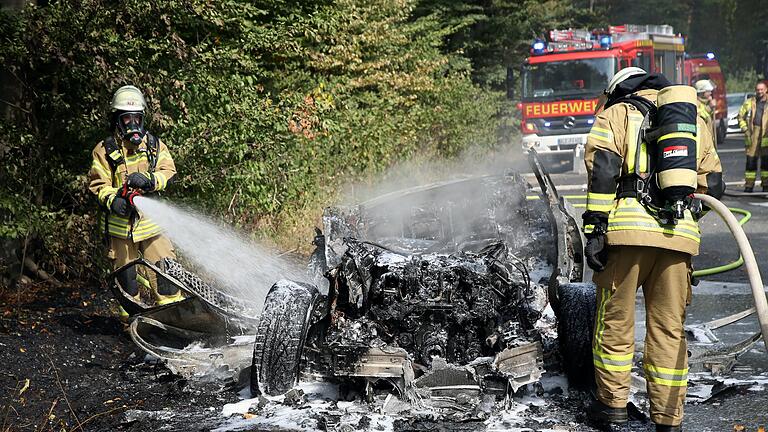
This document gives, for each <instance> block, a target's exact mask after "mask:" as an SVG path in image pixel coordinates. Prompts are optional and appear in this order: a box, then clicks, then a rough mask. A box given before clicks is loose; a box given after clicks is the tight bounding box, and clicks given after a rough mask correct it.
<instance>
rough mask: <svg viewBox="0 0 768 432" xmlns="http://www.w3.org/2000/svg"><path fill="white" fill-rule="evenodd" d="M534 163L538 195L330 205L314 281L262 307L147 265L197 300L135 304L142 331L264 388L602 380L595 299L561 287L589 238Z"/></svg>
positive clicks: (463, 185)
mask: <svg viewBox="0 0 768 432" xmlns="http://www.w3.org/2000/svg"><path fill="white" fill-rule="evenodd" d="M531 158H532V159H531V161H532V164H533V167H534V171H535V172H536V174H537V180H538V183H539V187H540V190H541V192H540V193H536V192H534V191H533V189H532V187H531V185H529V184H528V182H527V181H525V180H524V179H523V178H522V177H521V176H519V175H517V174H511V175H504V176H486V177H474V178H468V179H461V180H454V181H450V182H443V183H438V184H433V185H428V186H422V187H419V188H415V189H409V190H405V191H400V192H396V193H393V194H388V195H384V196H381V197H378V198H376V199H374V200H370V201H367V202H365V203H362V204H358V205H354V206H346V207H331V208H328V209H326V211H325V213H324V217H323V229H322V231H321V230H318V231H317V236H316V238H315V242H314V243H315V245H316V250H315V252H314V253H313V254H312V257H311V260H310V269H311V274H312V278H313V282H312V283H309V282H297V281H289V280H282V281H278V282H277V283H275V285H274V286H273V287H272V288H271V289H270V291H269V294H268V295H267V298H266V302H265V304H264V305H263V309H261V313H260V314H259V313H258V312H259V310H260V307H259V305H254V304H250V303H249V302H248V301H247V300H243V299H237V298H234V297H230V296H228V295H227V294H225V293H224V292H222V291H221V290H217V289H215V288H213V285H212V284H209V283H206V282H204V281H203V279H201V278H200V277H197V276H196V275H193V274H191V273H189V272H187V271H186V270H184V269H183V268H181V267H180V266H179V265H178V264H177V263H174V262H166V263H165V264H164V268H163V269H158V268H155V267H154V266H151V265H149V264H147V263H143V262H140V263H138V265H142V266H146V267H147V268H148V269H149V270H150V271H154V272H156V273H157V277H163V278H166V279H167V280H169V281H170V282H171V283H174V284H176V285H178V286H179V287H180V288H181V289H182V290H184V291H185V292H187V293H189V294H191V296H190V297H191V298H188V299H186V300H184V301H182V302H180V303H179V304H174V305H167V306H163V307H158V308H146V307H145V305H138V306H137V305H136V304H135V303H134V304H133V305H128V306H130V307H132V310H131V311H133V312H137V313H138V316H137V317H136V319H135V320H134V321H133V322H132V324H131V335H132V337H133V339H134V341H136V343H137V344H138V345H139V346H141V347H142V348H143V349H144V350H146V351H147V352H150V353H152V354H154V355H156V356H158V357H160V358H162V359H165V360H166V361H167V362H168V364H169V366H170V367H171V368H172V370H174V371H175V372H179V373H186V374H199V373H201V372H210V371H211V370H220V371H227V373H229V374H233V373H235V374H237V373H242V372H245V371H248V370H250V382H251V390H252V393H253V394H258V393H266V394H270V395H276V394H282V393H284V392H286V391H288V390H290V389H291V388H292V387H293V386H294V385H295V384H296V382H297V381H298V380H299V379H302V378H303V379H325V380H328V379H332V380H338V381H341V382H345V383H347V384H351V385H350V386H348V387H350V388H356V389H359V390H363V389H364V390H365V395H366V396H367V397H369V398H373V397H374V396H375V395H376V394H377V393H378V392H384V393H391V394H394V395H396V396H397V398H398V399H399V400H403V401H406V402H411V403H412V402H419V403H421V402H423V401H427V400H428V401H430V403H431V404H433V405H435V404H437V406H440V405H446V406H453V407H456V406H463V402H467V403H468V402H472V401H474V402H479V401H480V400H482V399H483V398H484V397H487V396H491V395H496V396H501V397H503V396H505V395H508V394H509V393H511V392H514V391H516V390H517V389H518V388H520V387H521V386H523V385H525V384H528V383H531V382H535V381H537V380H538V379H539V377H540V376H541V373H542V372H543V369H544V367H545V364H546V365H553V366H555V367H559V366H557V365H559V364H564V365H566V370H567V371H568V372H570V373H571V374H570V375H571V377H573V378H578V377H582V378H584V377H590V376H591V353H590V342H589V341H590V327H591V316H592V314H593V309H594V303H593V302H594V300H591V302H590V295H589V293H585V294H583V295H581V294H579V292H580V291H579V290H574V289H567V290H564V289H563V288H564V287H572V286H575V285H573V283H578V282H581V281H582V278H583V268H584V266H583V260H582V256H581V251H582V240H581V236H580V233H579V229H578V225H577V223H576V222H575V220H574V219H573V217H572V216H571V215H572V212H571V211H570V210H569V209H568V208H567V204H566V203H565V201H564V200H562V199H561V198H560V197H558V196H557V193H556V191H555V190H554V188H553V186H552V183H551V181H550V179H549V178H548V176H546V175H545V174H542V172H541V170H540V167H539V165H538V163H537V161H536V159H535V155H532V156H531ZM118 271H119V270H118ZM116 294H118V297H119V298H120V297H122V301H121V303H123V302H125V301H129V300H130V299H129V298H127V297H126V296H125V295H124V293H122V290H121V289H120V287H119V284H116ZM563 302H568V305H567V307H566V306H564V305H563V304H562V303H563ZM550 305H551V309H549V308H548V306H550ZM552 310H554V313H555V315H557V317H558V318H559V319H557V320H556V319H555V316H553V315H552V313H551V311H552ZM190 317H193V318H192V319H189V318H190ZM194 323H197V324H194ZM556 323H557V324H556ZM556 325H557V326H560V329H559V330H560V332H559V333H560V338H558V337H557V334H558V332H557V329H556V328H555V326H556ZM564 326H565V328H564ZM558 341H559V344H558ZM251 343H252V346H253V351H252V355H251V351H250V347H251ZM558 345H559V346H561V347H563V348H564V349H560V350H558ZM190 346H193V347H194V349H190ZM246 351H247V352H248V354H247V355H246V354H245V352H246ZM558 352H560V353H566V354H565V355H566V356H567V360H566V361H564V362H559V361H558V359H560V358H562V356H563V354H558ZM249 366H250V368H249ZM587 379H589V378H587ZM464 405H466V404H464ZM470 405H472V404H470ZM474 405H477V403H475V404H474Z"/></svg>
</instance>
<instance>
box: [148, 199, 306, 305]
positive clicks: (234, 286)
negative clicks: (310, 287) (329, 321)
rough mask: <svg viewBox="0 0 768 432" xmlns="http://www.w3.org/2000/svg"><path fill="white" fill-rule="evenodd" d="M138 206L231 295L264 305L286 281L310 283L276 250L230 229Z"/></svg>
mask: <svg viewBox="0 0 768 432" xmlns="http://www.w3.org/2000/svg"><path fill="white" fill-rule="evenodd" d="M134 203H135V204H136V208H137V209H138V210H139V211H140V212H141V213H142V214H143V215H144V216H146V217H148V218H150V219H152V221H153V222H155V223H157V224H158V225H159V226H160V227H161V228H162V229H163V230H164V234H165V235H166V236H167V237H168V238H169V239H170V240H171V242H172V243H173V245H174V247H175V248H176V250H177V251H180V252H181V254H182V255H183V257H184V258H185V259H187V260H189V261H190V262H191V263H192V264H194V265H195V266H196V267H197V268H198V269H199V270H201V271H202V272H203V274H201V276H203V275H204V276H205V277H206V278H210V279H212V280H213V282H214V286H216V288H218V289H221V290H222V291H225V292H226V293H228V294H230V295H233V296H235V297H239V298H242V299H246V300H249V301H252V302H255V303H256V304H263V302H264V300H265V298H266V295H267V293H268V292H269V288H270V287H271V286H272V285H273V284H274V283H275V282H277V281H278V280H280V279H292V280H297V281H306V280H307V275H306V272H305V271H303V270H302V269H301V268H299V267H298V266H296V265H294V264H291V263H289V262H288V261H287V260H284V259H282V258H280V257H278V256H277V254H276V253H275V252H274V251H271V250H269V249H268V248H266V247H264V246H261V245H259V244H256V243H254V242H252V241H249V240H247V239H246V238H244V237H243V236H242V235H241V234H239V233H237V232H235V231H234V230H233V229H231V228H229V227H224V226H220V225H218V224H216V223H215V222H213V221H212V220H210V219H209V218H207V217H205V216H203V215H202V214H200V213H198V212H195V211H193V210H190V209H182V208H179V207H176V206H174V205H172V204H169V203H167V202H163V201H159V200H155V199H151V198H146V197H136V198H135V200H134Z"/></svg>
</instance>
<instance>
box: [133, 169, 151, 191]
mask: <svg viewBox="0 0 768 432" xmlns="http://www.w3.org/2000/svg"><path fill="white" fill-rule="evenodd" d="M127 182H128V187H129V188H131V189H141V190H142V191H144V192H152V191H153V190H155V176H154V175H152V174H151V173H145V172H135V173H130V174H128V179H127Z"/></svg>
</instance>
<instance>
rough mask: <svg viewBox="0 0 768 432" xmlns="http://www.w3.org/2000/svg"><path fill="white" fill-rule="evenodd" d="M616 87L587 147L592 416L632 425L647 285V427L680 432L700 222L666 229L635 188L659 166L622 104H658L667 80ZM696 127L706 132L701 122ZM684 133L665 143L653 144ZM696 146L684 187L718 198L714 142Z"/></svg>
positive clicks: (633, 78)
mask: <svg viewBox="0 0 768 432" xmlns="http://www.w3.org/2000/svg"><path fill="white" fill-rule="evenodd" d="M625 70H626V69H625ZM620 75H621V76H620ZM617 77H618V79H617ZM616 80H618V82H614V81H616ZM614 81H612V82H611V84H610V85H609V87H608V90H607V91H606V92H607V96H608V101H607V103H606V108H605V110H604V111H602V112H601V113H599V114H598V115H597V117H596V120H595V123H594V125H593V127H592V129H591V131H590V133H589V135H588V137H587V145H586V149H585V164H586V168H587V175H588V194H587V211H586V212H585V213H584V216H583V217H584V233H585V236H586V237H587V246H586V247H585V258H586V259H587V263H588V264H589V266H590V267H591V268H593V270H595V274H594V282H595V284H596V285H597V311H596V320H595V331H594V338H593V341H592V353H593V363H594V366H595V379H596V383H597V394H596V396H597V400H596V401H595V402H594V403H593V405H592V406H591V407H590V409H589V411H588V414H589V416H590V418H591V419H592V420H593V421H595V422H598V423H600V424H601V426H605V425H607V424H610V423H625V422H626V421H627V411H626V406H627V398H628V396H629V389H630V370H631V369H632V360H633V357H634V348H635V347H634V340H635V339H634V323H635V317H634V314H635V297H636V293H637V289H638V287H640V286H642V287H643V292H644V296H645V305H646V316H647V317H646V339H645V352H644V355H643V364H644V370H645V377H646V381H647V385H648V389H647V390H648V395H649V397H650V414H651V420H652V421H653V422H654V423H655V424H656V430H657V431H678V430H680V424H681V422H682V417H683V402H684V400H685V392H686V385H687V376H688V356H687V349H686V340H685V332H684V329H683V322H684V319H685V309H686V306H687V305H688V303H689V302H690V298H691V285H690V282H691V256H693V255H697V254H698V252H699V241H700V232H699V227H698V223H697V215H695V214H694V213H693V212H692V211H691V210H690V209H685V211H684V217H683V218H680V219H678V220H676V221H675V222H674V223H667V224H665V223H663V222H664V221H662V220H661V218H660V215H659V214H658V213H656V212H655V211H653V210H652V208H651V207H650V206H647V205H644V204H643V203H641V202H640V201H639V200H638V196H637V189H636V186H635V185H636V184H637V182H636V181H637V180H638V178H643V177H644V178H645V179H646V180H648V179H652V178H653V177H651V176H650V173H651V172H652V171H651V170H653V169H654V164H655V163H656V162H654V158H653V155H652V153H654V150H653V149H652V148H649V145H647V144H646V143H644V142H642V141H641V140H640V138H639V136H640V134H639V132H640V130H641V126H642V123H643V120H644V115H643V114H642V113H641V112H640V111H639V110H638V109H637V108H636V106H635V105H633V104H631V103H628V102H626V100H627V99H625V97H626V96H629V95H633V96H631V97H637V96H639V97H642V98H644V99H645V100H647V101H650V102H652V103H653V104H656V103H657V95H658V94H659V90H660V89H663V88H665V87H668V86H669V85H670V84H669V81H667V79H666V78H664V77H663V76H661V75H658V74H647V73H645V71H642V70H640V71H637V70H635V71H633V72H632V73H629V74H623V75H622V71H620V72H618V73H617V75H616V77H614ZM609 90H610V91H609ZM691 90H692V89H691ZM691 93H692V91H691ZM692 99H693V98H692ZM691 105H693V102H691ZM691 110H693V107H691ZM694 117H695V114H693V113H692V115H691V118H694ZM690 126H693V125H690ZM697 127H698V128H699V129H703V128H704V127H705V126H704V124H703V121H702V120H701V119H700V118H698V119H697ZM680 130H683V128H681V129H680ZM687 130H688V132H687V133H686V135H687V136H690V137H694V135H693V134H691V133H690V132H691V131H692V130H691V128H688V129H687ZM678 133H680V132H673V133H669V135H670V136H669V137H667V136H660V137H659V138H658V140H657V142H662V140H664V139H667V138H670V137H674V136H676V135H675V134H678ZM694 140H695V141H694V142H695V144H696V152H695V153H696V157H695V158H694V159H695V161H696V170H695V171H691V173H690V175H691V176H692V177H686V178H685V179H684V182H685V183H688V184H690V187H691V188H693V187H695V188H696V190H697V191H698V192H700V193H708V194H710V195H713V196H720V195H722V192H723V188H724V186H723V181H722V169H721V166H720V160H719V158H718V156H717V152H716V150H715V146H714V143H713V142H712V138H711V135H709V134H697V135H695V138H694ZM636 165H637V166H636ZM636 168H637V169H636ZM638 173H639V174H638ZM673 174H674V173H673ZM685 175H688V174H685ZM691 190H693V189H691ZM667 222H668V221H667Z"/></svg>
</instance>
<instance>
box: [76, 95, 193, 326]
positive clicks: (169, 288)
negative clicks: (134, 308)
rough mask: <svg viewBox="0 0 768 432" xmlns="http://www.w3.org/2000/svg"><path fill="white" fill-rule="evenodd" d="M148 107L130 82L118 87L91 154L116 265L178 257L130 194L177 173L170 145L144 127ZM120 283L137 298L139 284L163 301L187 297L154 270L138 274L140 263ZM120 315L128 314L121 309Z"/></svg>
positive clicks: (94, 187) (154, 187)
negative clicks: (104, 133)
mask: <svg viewBox="0 0 768 432" xmlns="http://www.w3.org/2000/svg"><path fill="white" fill-rule="evenodd" d="M145 109H146V102H145V100H144V96H143V95H142V93H141V91H140V90H139V89H137V88H136V87H134V86H130V85H128V86H123V87H121V88H119V89H118V90H117V91H116V92H115V94H114V96H113V98H112V103H111V117H110V131H111V132H112V135H110V136H108V137H107V138H105V139H104V140H103V141H101V142H100V143H98V144H97V145H96V147H95V148H94V149H93V153H92V156H93V161H92V163H91V169H90V172H89V174H88V176H89V180H90V185H89V188H90V190H91V192H92V193H93V194H94V195H96V197H97V198H98V201H99V203H100V204H101V205H102V207H103V208H104V209H105V213H106V214H105V219H104V228H105V234H106V236H107V240H108V247H109V253H108V254H109V258H110V259H111V260H112V264H113V267H114V269H118V268H120V267H122V266H123V265H125V264H127V263H129V262H131V261H133V260H135V259H137V258H139V256H143V257H144V259H146V260H147V261H149V262H151V263H154V264H158V266H160V263H161V262H162V259H163V258H172V259H175V257H176V255H175V252H174V249H173V245H172V244H171V242H170V241H169V240H168V238H166V237H165V236H164V235H163V234H162V232H161V229H160V227H159V226H158V225H156V224H155V223H154V222H152V221H151V220H150V219H148V218H146V217H144V216H142V215H141V214H140V213H139V212H138V211H137V210H136V209H135V208H134V207H133V205H132V202H131V198H130V197H128V196H125V192H126V191H141V193H145V194H151V193H155V192H159V191H162V190H165V188H166V187H167V185H168V182H169V181H170V180H171V179H172V178H173V176H174V175H175V174H176V166H175V165H174V163H173V158H171V154H170V152H169V151H168V147H166V145H165V143H163V142H162V141H161V140H160V139H159V138H157V137H155V136H153V135H152V134H150V133H148V132H147V131H146V130H145V128H144V111H145ZM161 268H162V267H161ZM118 281H119V282H120V285H121V287H122V288H123V290H124V291H126V292H127V293H128V294H130V295H131V296H133V297H134V298H136V299H137V300H138V298H139V286H138V285H139V283H141V284H143V285H145V286H148V287H150V288H151V289H152V291H153V294H154V295H155V297H156V301H157V303H159V304H167V303H171V302H174V301H178V300H181V299H182V297H181V293H180V292H179V290H178V288H176V287H174V286H173V285H172V284H170V283H168V282H167V281H165V280H164V279H162V278H157V277H155V275H154V274H152V275H148V274H145V275H142V274H137V272H136V269H135V266H134V267H131V268H129V269H128V270H126V271H124V272H121V274H120V275H118ZM120 314H121V317H123V318H127V315H128V314H127V313H126V312H125V311H124V310H123V309H122V307H121V308H120Z"/></svg>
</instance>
